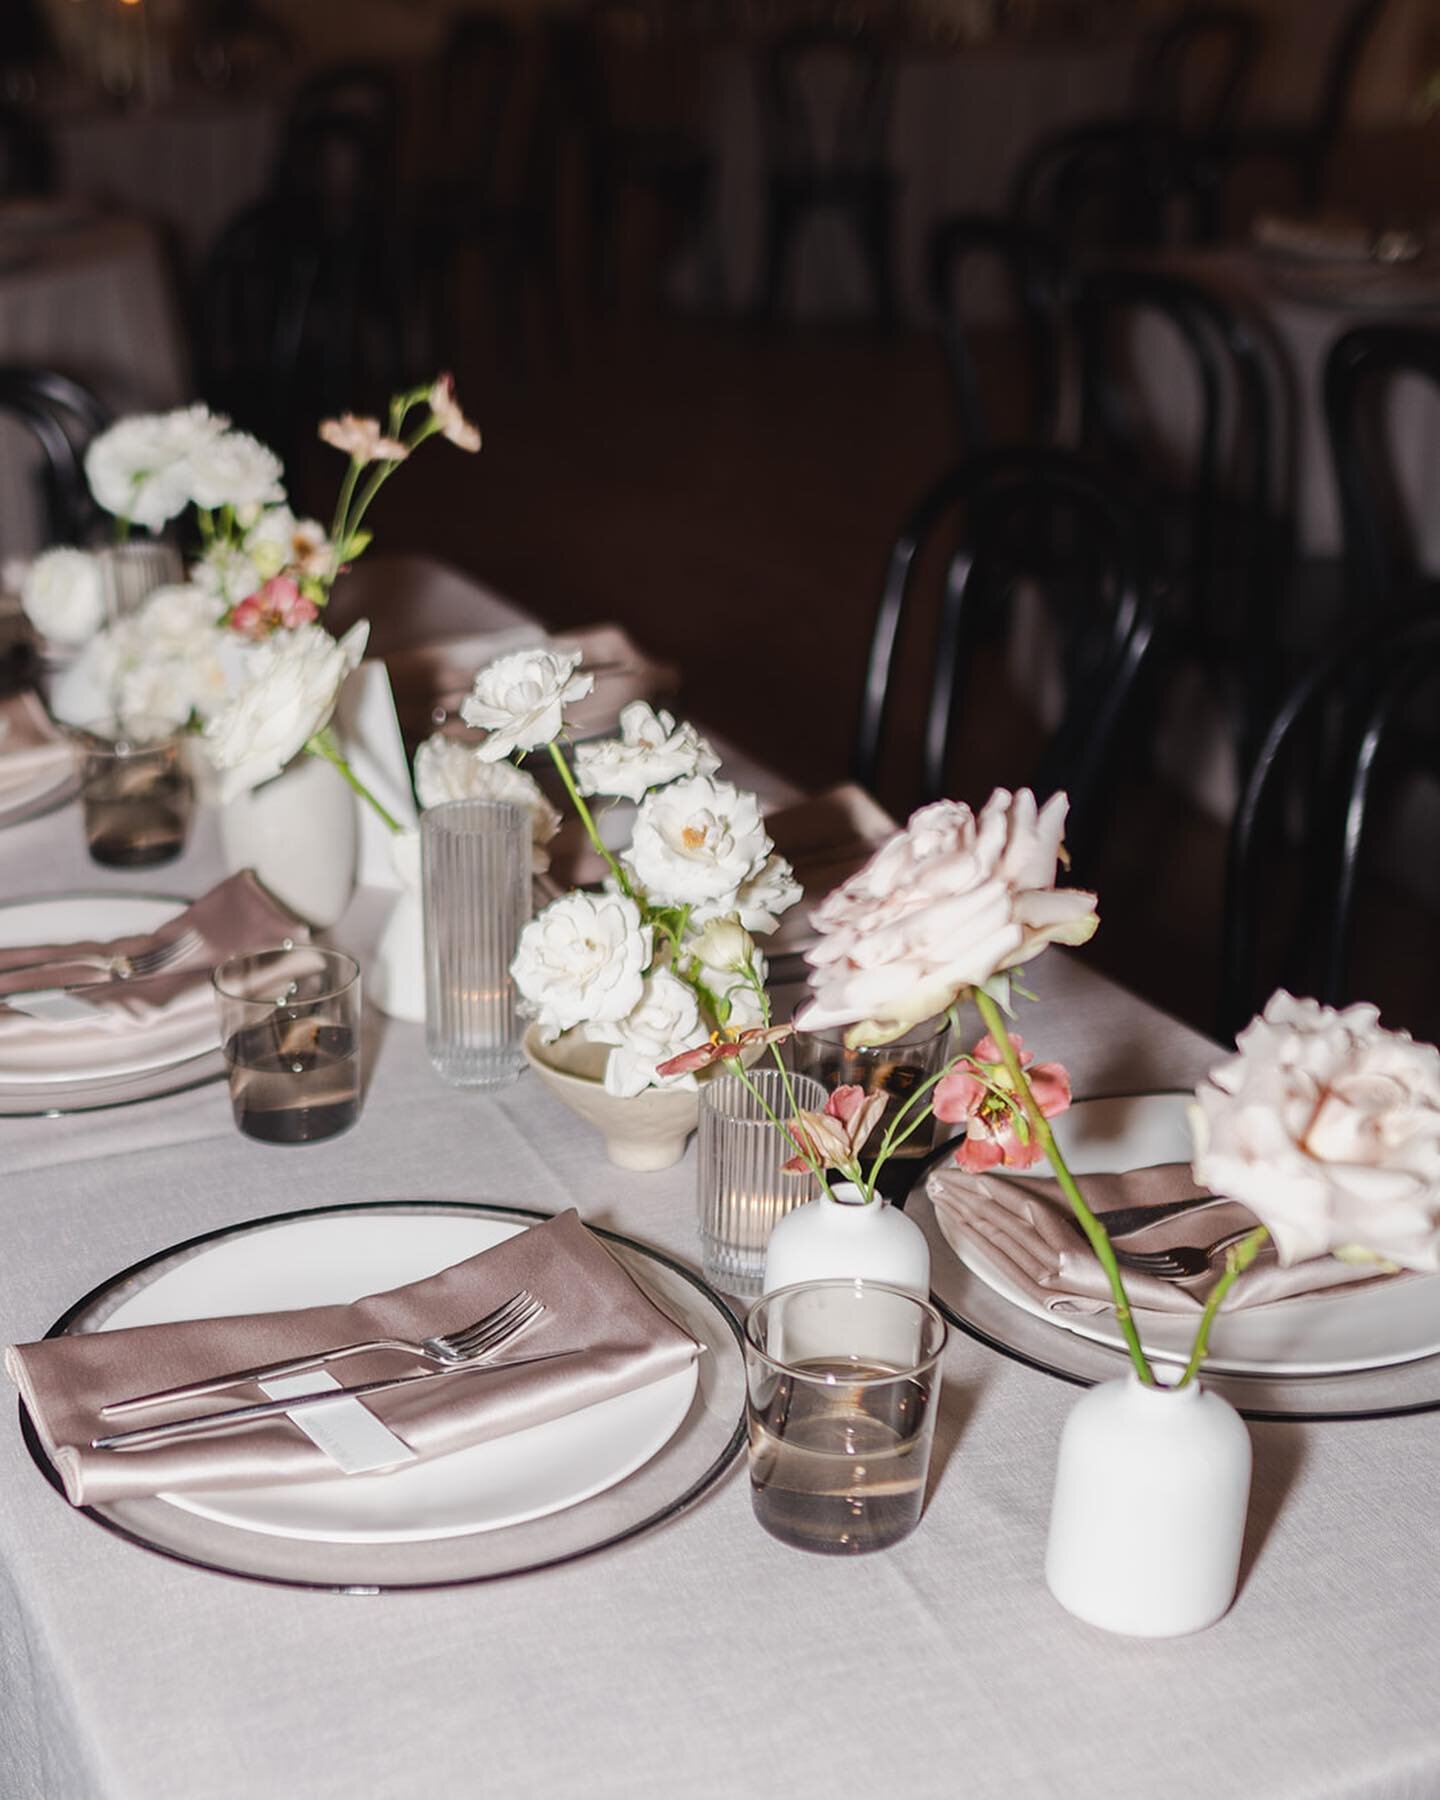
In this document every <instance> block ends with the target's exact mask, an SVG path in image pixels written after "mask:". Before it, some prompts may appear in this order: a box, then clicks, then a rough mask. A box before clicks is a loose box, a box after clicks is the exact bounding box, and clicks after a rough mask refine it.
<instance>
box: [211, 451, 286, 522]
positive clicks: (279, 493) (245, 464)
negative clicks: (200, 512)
mask: <svg viewBox="0 0 1440 1800" xmlns="http://www.w3.org/2000/svg"><path fill="white" fill-rule="evenodd" d="M284 473H285V470H284V466H283V464H282V463H281V461H280V458H279V457H278V456H277V455H276V454H275V452H274V451H273V450H271V449H269V448H268V447H267V446H266V445H264V444H262V443H261V442H260V440H259V438H254V437H251V435H250V433H249V432H248V431H222V432H219V433H217V434H215V435H214V436H212V437H206V438H202V439H201V441H200V442H199V443H197V444H196V445H195V446H194V447H193V449H192V450H191V452H190V454H189V456H188V457H187V458H186V475H187V481H188V484H189V493H190V498H191V499H192V500H193V501H194V502H195V504H196V505H197V506H203V507H206V508H208V509H209V510H210V511H211V512H213V511H215V510H216V509H217V508H219V507H222V506H229V507H233V508H234V509H235V510H236V511H237V512H238V511H240V510H241V509H242V508H245V507H252V506H254V507H258V506H269V505H273V504H274V503H275V502H276V501H279V500H283V499H284V498H285V487H284V483H283V482H282V481H281V476H282V475H283V474H284Z"/></svg>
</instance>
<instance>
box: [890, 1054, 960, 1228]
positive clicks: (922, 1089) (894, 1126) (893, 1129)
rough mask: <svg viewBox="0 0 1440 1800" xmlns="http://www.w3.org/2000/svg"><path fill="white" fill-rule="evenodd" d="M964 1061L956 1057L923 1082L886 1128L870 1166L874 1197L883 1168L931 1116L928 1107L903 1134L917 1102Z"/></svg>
mask: <svg viewBox="0 0 1440 1800" xmlns="http://www.w3.org/2000/svg"><path fill="white" fill-rule="evenodd" d="M964 1061H965V1057H964V1056H963V1055H961V1056H957V1057H954V1058H953V1059H952V1060H951V1061H950V1062H948V1063H946V1065H945V1067H944V1068H943V1069H941V1070H940V1071H939V1073H938V1074H935V1075H932V1076H930V1078H929V1079H928V1080H927V1081H922V1082H921V1084H920V1086H919V1087H918V1088H916V1090H915V1092H914V1093H913V1094H911V1095H910V1096H909V1098H908V1099H907V1100H906V1101H905V1103H904V1104H903V1105H902V1106H901V1108H900V1110H899V1111H898V1112H897V1113H896V1114H895V1117H894V1118H893V1119H892V1120H891V1121H890V1123H889V1124H888V1125H887V1126H886V1127H885V1135H884V1137H883V1138H881V1140H880V1148H879V1149H878V1150H877V1151H876V1152H875V1160H874V1162H873V1163H871V1165H870V1190H871V1194H872V1195H873V1193H874V1189H875V1183H876V1181H877V1180H878V1179H879V1175H880V1170H881V1167H882V1166H883V1165H884V1163H885V1162H886V1161H887V1160H888V1159H889V1158H890V1157H891V1156H893V1155H894V1153H895V1151H896V1149H897V1148H898V1146H899V1145H901V1144H903V1143H904V1142H905V1140H906V1138H908V1137H909V1136H910V1135H911V1133H912V1132H915V1131H918V1130H919V1129H920V1127H921V1126H922V1125H923V1124H924V1123H925V1120H926V1118H927V1117H928V1116H929V1108H928V1107H927V1108H926V1110H925V1112H924V1113H922V1114H921V1115H920V1117H919V1118H917V1119H912V1120H911V1121H910V1123H909V1125H908V1126H906V1128H905V1130H904V1131H903V1132H902V1131H901V1130H900V1127H901V1126H902V1125H903V1124H904V1123H905V1119H906V1116H907V1114H908V1113H909V1112H910V1110H911V1109H912V1108H913V1107H914V1105H915V1104H916V1102H917V1101H919V1100H923V1099H924V1098H925V1096H926V1094H928V1093H929V1092H930V1090H931V1088H933V1087H935V1086H937V1085H938V1084H939V1083H940V1082H942V1081H943V1080H944V1079H945V1077H946V1076H947V1075H948V1074H949V1073H950V1071H951V1070H952V1069H953V1068H955V1066H956V1064H958V1063H962V1062H964ZM897 1133H899V1135H898V1136H897V1135H896V1134H897Z"/></svg>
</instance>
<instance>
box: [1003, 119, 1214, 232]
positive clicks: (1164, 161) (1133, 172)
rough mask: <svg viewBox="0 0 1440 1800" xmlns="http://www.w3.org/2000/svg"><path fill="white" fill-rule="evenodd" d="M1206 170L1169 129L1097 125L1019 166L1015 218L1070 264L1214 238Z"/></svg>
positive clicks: (1079, 129)
mask: <svg viewBox="0 0 1440 1800" xmlns="http://www.w3.org/2000/svg"><path fill="white" fill-rule="evenodd" d="M1210 211H1211V209H1210V189H1209V171H1208V163H1207V164H1203V165H1202V163H1201V161H1199V160H1197V155H1196V153H1195V151H1194V150H1193V147H1192V146H1191V145H1190V144H1189V143H1188V142H1187V141H1186V140H1185V139H1184V138H1183V137H1181V136H1180V134H1179V133H1177V132H1174V131H1172V130H1170V129H1169V128H1168V127H1165V126H1160V125H1152V124H1150V123H1148V122H1146V121H1144V120H1119V121H1111V120H1099V121H1096V122H1094V123H1092V124H1086V125H1073V126H1069V127H1067V128H1066V129H1064V130H1061V131H1057V132H1052V133H1050V134H1048V135H1047V136H1045V137H1042V138H1041V139H1040V141H1039V143H1037V144H1036V145H1035V147H1034V149H1032V150H1031V151H1030V153H1029V154H1028V155H1027V156H1026V158H1025V159H1024V161H1023V162H1022V163H1021V165H1020V169H1019V173H1018V174H1017V176H1016V178H1015V182H1014V185H1013V187H1012V189H1011V200H1010V214H1011V217H1012V218H1014V219H1017V220H1018V221H1020V222H1021V223H1022V224H1026V225H1030V226H1032V227H1034V228H1036V229H1038V230H1040V231H1044V232H1046V233H1047V234H1048V235H1049V236H1050V237H1051V238H1053V239H1054V241H1055V242H1056V243H1057V244H1059V245H1060V246H1061V249H1062V252H1063V254H1064V257H1065V260H1066V263H1067V264H1075V263H1078V262H1083V261H1085V260H1087V259H1089V260H1094V259H1095V258H1097V257H1100V256H1104V255H1107V254H1110V253H1113V252H1116V251H1125V250H1153V249H1158V248H1160V247H1162V246H1163V245H1166V244H1169V243H1177V242H1181V243H1184V242H1195V241H1204V240H1205V239H1206V238H1207V237H1208V236H1209V235H1210V226H1211V218H1210Z"/></svg>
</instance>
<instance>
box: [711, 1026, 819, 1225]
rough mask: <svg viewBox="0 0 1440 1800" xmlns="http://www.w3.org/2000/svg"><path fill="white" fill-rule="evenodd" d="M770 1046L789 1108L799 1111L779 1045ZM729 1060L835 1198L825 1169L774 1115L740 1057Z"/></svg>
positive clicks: (742, 1080) (777, 1126)
mask: <svg viewBox="0 0 1440 1800" xmlns="http://www.w3.org/2000/svg"><path fill="white" fill-rule="evenodd" d="M770 1048H771V1051H772V1052H773V1053H774V1056H775V1060H776V1062H777V1063H779V1064H780V1079H781V1081H782V1083H783V1085H784V1088H785V1092H786V1094H787V1095H788V1096H789V1098H790V1106H791V1109H792V1111H794V1112H799V1110H800V1108H799V1107H798V1106H796V1104H795V1093H794V1090H793V1089H792V1088H791V1086H790V1072H789V1070H788V1069H786V1067H785V1065H784V1063H783V1062H780V1050H779V1046H778V1045H776V1044H772V1045H771V1046H770ZM731 1060H733V1062H734V1065H735V1068H734V1074H735V1077H736V1079H737V1080H738V1081H740V1082H742V1083H743V1084H744V1085H745V1087H747V1088H748V1089H749V1090H750V1092H751V1093H752V1094H753V1095H754V1096H755V1098H756V1099H757V1100H758V1101H759V1103H760V1110H761V1111H762V1112H763V1113H764V1114H765V1117H766V1118H767V1119H768V1120H769V1121H770V1123H771V1124H772V1125H773V1126H774V1127H775V1129H776V1130H777V1131H778V1132H779V1133H780V1136H781V1137H782V1138H783V1139H784V1140H785V1142H786V1143H787V1144H789V1145H791V1146H792V1147H793V1148H794V1150H795V1152H796V1154H797V1155H798V1156H803V1157H804V1159H805V1161H806V1162H807V1163H808V1164H809V1165H810V1173H811V1174H812V1175H813V1176H814V1177H815V1179H816V1180H817V1181H818V1182H819V1183H820V1185H821V1187H822V1188H824V1190H825V1192H826V1193H827V1194H829V1196H830V1198H831V1199H832V1200H833V1199H834V1198H835V1196H834V1194H831V1193H830V1183H829V1182H828V1181H827V1180H826V1179H825V1171H824V1169H823V1168H822V1167H821V1165H820V1163H819V1162H818V1161H817V1159H816V1158H815V1157H813V1156H812V1155H811V1154H810V1152H809V1151H808V1150H807V1149H806V1148H805V1146H804V1145H803V1144H802V1143H801V1142H800V1141H799V1139H798V1138H797V1137H795V1135H794V1133H793V1132H791V1131H790V1130H789V1128H788V1127H787V1126H786V1125H785V1123H784V1121H783V1120H781V1119H780V1118H779V1117H778V1116H777V1115H776V1112H775V1109H774V1107H773V1106H771V1104H770V1102H769V1101H768V1100H767V1099H766V1098H765V1096H764V1095H763V1094H762V1093H761V1092H760V1090H759V1088H758V1087H756V1085H755V1083H754V1082H753V1081H752V1080H751V1079H750V1071H749V1070H748V1069H747V1068H746V1067H745V1064H744V1062H743V1061H742V1059H741V1058H740V1057H738V1056H737V1057H734V1058H733V1059H731Z"/></svg>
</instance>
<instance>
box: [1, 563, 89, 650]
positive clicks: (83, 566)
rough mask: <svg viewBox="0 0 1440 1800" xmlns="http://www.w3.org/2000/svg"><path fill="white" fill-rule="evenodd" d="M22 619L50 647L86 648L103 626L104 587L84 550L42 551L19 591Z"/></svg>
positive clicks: (32, 564) (29, 569) (25, 576)
mask: <svg viewBox="0 0 1440 1800" xmlns="http://www.w3.org/2000/svg"><path fill="white" fill-rule="evenodd" d="M20 604H21V606H22V607H23V608H24V611H25V617H26V618H27V619H28V620H29V621H30V623H31V624H32V625H33V626H34V627H35V629H36V631H38V632H39V633H40V636H41V637H42V638H45V639H47V640H48V641H49V642H50V643H52V644H86V643H88V642H89V641H90V639H91V638H93V637H94V635H95V633H96V632H97V631H99V629H100V627H101V626H102V625H103V624H104V623H105V583H104V580H103V579H102V577H101V574H100V564H99V562H98V561H97V560H96V558H95V557H93V556H91V555H90V553H89V552H88V551H86V550H71V549H58V550H45V551H43V552H42V553H41V554H40V555H39V556H37V557H36V558H35V560H34V562H32V563H31V565H30V567H29V568H28V569H27V570H26V571H25V575H24V577H23V580H22V582H21V587H20Z"/></svg>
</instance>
